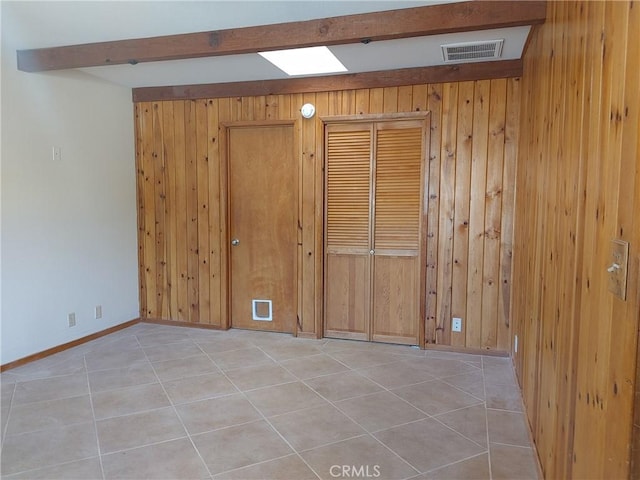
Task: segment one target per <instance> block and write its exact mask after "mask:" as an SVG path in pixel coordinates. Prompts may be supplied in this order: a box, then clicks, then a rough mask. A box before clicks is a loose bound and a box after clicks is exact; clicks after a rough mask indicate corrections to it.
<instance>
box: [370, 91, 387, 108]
mask: <svg viewBox="0 0 640 480" xmlns="http://www.w3.org/2000/svg"><path fill="white" fill-rule="evenodd" d="M379 112H384V89H383V88H371V89H370V90H369V113H379Z"/></svg>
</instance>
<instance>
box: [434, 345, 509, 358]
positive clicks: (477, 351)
mask: <svg viewBox="0 0 640 480" xmlns="http://www.w3.org/2000/svg"><path fill="white" fill-rule="evenodd" d="M424 349H425V350H435V351H438V352H451V353H468V354H471V355H486V356H487V357H510V356H511V355H509V352H504V351H502V350H485V349H484V348H467V347H451V346H449V345H435V344H432V343H427V344H426V345H425V346H424Z"/></svg>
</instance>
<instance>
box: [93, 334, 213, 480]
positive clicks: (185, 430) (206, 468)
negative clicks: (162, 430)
mask: <svg viewBox="0 0 640 480" xmlns="http://www.w3.org/2000/svg"><path fill="white" fill-rule="evenodd" d="M136 341H137V342H138V344H139V345H140V348H142V344H140V340H139V339H138V337H137V336H136ZM193 343H194V345H196V347H198V348H200V347H199V346H198V345H197V344H196V343H195V342H193ZM200 350H201V351H202V349H200ZM142 351H143V352H144V356H145V358H146V359H147V361H148V362H149V364H150V365H151V369H152V370H153V374H154V375H155V376H156V378H157V379H158V383H160V387H161V388H162V391H163V392H164V394H165V395H166V396H167V400H169V404H170V406H171V408H172V409H173V413H174V414H175V416H176V417H177V418H178V421H179V422H180V425H182V429H183V430H184V433H185V435H186V437H187V438H188V439H189V442H190V443H191V446H192V447H193V449H194V450H195V452H196V454H197V455H198V458H199V459H200V462H202V465H204V468H205V470H206V472H207V473H208V474H209V478H213V475H212V474H211V470H209V465H207V462H205V461H204V458H202V455H201V454H200V450H198V448H197V447H196V444H195V442H194V441H193V439H192V438H191V435H190V434H189V430H187V427H186V426H185V424H184V422H183V421H182V417H181V416H180V414H179V413H178V410H177V409H176V406H175V403H174V402H173V400H172V399H171V397H170V396H169V393H167V390H166V388H165V387H164V385H163V384H162V382H161V381H160V377H159V376H158V372H156V369H155V368H154V366H153V362H151V361H150V360H149V357H148V355H147V352H145V351H144V348H142ZM216 366H217V365H216ZM180 438H184V437H180ZM172 440H178V438H174V439H172ZM172 440H167V441H172ZM105 480H106V479H105Z"/></svg>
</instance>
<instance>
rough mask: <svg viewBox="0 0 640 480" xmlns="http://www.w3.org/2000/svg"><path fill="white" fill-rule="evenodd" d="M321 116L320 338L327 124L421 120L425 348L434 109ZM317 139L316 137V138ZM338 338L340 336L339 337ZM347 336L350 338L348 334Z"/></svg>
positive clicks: (421, 336) (421, 335)
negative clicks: (422, 125) (430, 168)
mask: <svg viewBox="0 0 640 480" xmlns="http://www.w3.org/2000/svg"><path fill="white" fill-rule="evenodd" d="M319 119H320V120H321V121H322V139H321V140H320V141H321V142H322V145H321V149H320V151H321V152H322V158H321V159H320V160H321V165H322V173H323V175H322V198H321V199H317V201H319V202H321V204H322V253H321V255H322V262H321V265H322V299H321V302H322V315H321V318H320V320H319V322H318V324H319V325H318V329H319V331H318V337H319V338H324V336H325V324H326V321H325V320H326V318H325V316H326V311H327V309H326V281H327V280H326V271H327V268H326V267H327V265H326V262H327V255H326V251H327V239H326V229H327V195H326V190H327V168H326V152H325V150H326V130H327V128H326V127H327V125H330V124H334V123H374V122H375V123H381V122H394V121H399V120H422V121H423V122H424V138H423V141H424V155H425V160H424V162H423V164H422V167H421V169H422V172H421V175H422V208H421V219H420V222H421V223H420V241H419V249H420V254H419V256H420V259H421V263H420V280H419V283H420V306H419V314H420V320H419V324H418V346H419V347H420V348H421V349H424V348H425V344H426V339H425V329H426V322H427V318H426V316H427V299H428V297H429V292H427V256H428V251H427V239H428V226H429V221H436V220H437V219H429V215H428V214H429V209H428V206H429V194H430V192H429V159H430V150H431V111H429V110H427V111H421V112H401V113H374V114H358V115H327V116H321V117H319ZM316 141H317V139H316ZM336 338H337V337H336ZM344 338H349V337H348V336H345V337H344Z"/></svg>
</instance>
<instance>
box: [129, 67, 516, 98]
mask: <svg viewBox="0 0 640 480" xmlns="http://www.w3.org/2000/svg"><path fill="white" fill-rule="evenodd" d="M521 75H522V60H521V59H517V60H503V61H493V62H478V63H463V64H459V65H438V66H435V67H419V68H404V69H400V70H383V71H378V72H364V73H352V74H343V75H327V76H324V77H305V78H289V79H283V80H257V81H251V82H232V83H209V84H201V85H176V86H168V87H141V88H134V89H133V101H134V102H156V101H163V100H195V99H198V98H221V97H240V96H254V95H281V94H287V93H310V92H331V91H336V90H353V89H358V88H381V87H396V86H401V85H419V84H423V83H443V82H466V81H469V80H487V79H492V78H509V77H519V76H521Z"/></svg>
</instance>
